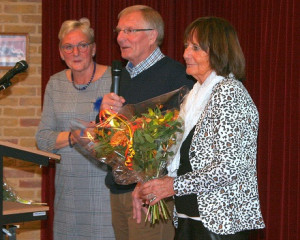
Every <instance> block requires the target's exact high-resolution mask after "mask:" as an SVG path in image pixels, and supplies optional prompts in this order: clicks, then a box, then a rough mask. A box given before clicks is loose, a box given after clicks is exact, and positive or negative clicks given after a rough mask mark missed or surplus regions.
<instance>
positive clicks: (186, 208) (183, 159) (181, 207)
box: [175, 126, 199, 217]
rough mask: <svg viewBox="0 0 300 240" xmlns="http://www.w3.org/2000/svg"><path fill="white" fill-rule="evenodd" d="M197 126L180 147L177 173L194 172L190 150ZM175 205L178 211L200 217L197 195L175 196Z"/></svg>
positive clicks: (179, 174)
mask: <svg viewBox="0 0 300 240" xmlns="http://www.w3.org/2000/svg"><path fill="white" fill-rule="evenodd" d="M195 128H196V126H195V127H194V128H193V129H192V130H191V131H190V133H189V135H188V136H187V138H186V139H185V140H184V142H183V143H182V145H181V148H180V165H179V169H178V171H177V175H178V176H181V175H184V174H186V173H188V172H192V171H193V170H192V166H191V163H190V159H189V150H190V146H191V142H192V138H193V135H194V131H195ZM175 206H176V211H177V212H178V213H183V214H186V215H188V216H190V217H199V211H198V203H197V195H196V194H189V195H183V196H180V197H177V196H175Z"/></svg>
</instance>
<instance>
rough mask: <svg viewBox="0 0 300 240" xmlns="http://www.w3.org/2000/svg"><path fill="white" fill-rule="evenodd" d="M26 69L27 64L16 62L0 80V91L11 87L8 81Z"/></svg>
mask: <svg viewBox="0 0 300 240" xmlns="http://www.w3.org/2000/svg"><path fill="white" fill-rule="evenodd" d="M27 68H28V64H27V62H26V61H25V60H22V61H20V62H17V63H16V65H15V66H14V67H13V68H12V69H10V70H9V71H8V72H7V73H5V74H4V76H3V77H2V78H1V79H0V90H2V89H5V88H7V87H9V86H10V85H11V82H10V79H12V78H13V77H14V76H15V75H16V74H18V73H20V72H23V71H25V70H26V69H27Z"/></svg>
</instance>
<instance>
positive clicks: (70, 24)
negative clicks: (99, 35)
mask: <svg viewBox="0 0 300 240" xmlns="http://www.w3.org/2000/svg"><path fill="white" fill-rule="evenodd" d="M90 25H91V24H90V20H89V19H87V18H80V19H79V20H66V21H64V22H63V24H62V25H61V28H60V30H59V33H58V39H59V41H60V43H61V41H62V39H63V38H64V37H65V36H66V35H67V34H68V33H69V32H71V31H73V30H76V29H80V30H81V31H82V32H83V33H84V34H85V35H86V36H87V37H88V39H89V41H90V43H93V42H94V41H95V35H94V29H92V28H91V27H90Z"/></svg>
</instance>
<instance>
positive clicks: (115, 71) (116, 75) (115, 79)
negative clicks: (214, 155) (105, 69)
mask: <svg viewBox="0 0 300 240" xmlns="http://www.w3.org/2000/svg"><path fill="white" fill-rule="evenodd" d="M121 71H122V63H121V61H118V60H114V61H113V62H112V68H111V75H112V89H113V92H114V93H115V94H118V95H119V92H120V78H121Z"/></svg>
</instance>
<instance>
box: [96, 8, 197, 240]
mask: <svg viewBox="0 0 300 240" xmlns="http://www.w3.org/2000/svg"><path fill="white" fill-rule="evenodd" d="M118 18H119V22H118V25H117V27H116V33H117V34H118V36H117V41H118V44H119V46H120V50H121V55H122V58H124V59H126V60H128V63H127V65H126V68H124V69H123V70H122V73H121V81H120V96H118V95H116V94H115V93H109V94H106V95H105V96H104V98H103V101H102V105H101V109H111V110H113V111H116V112H117V111H118V110H119V109H120V108H121V107H122V106H123V105H124V104H126V103H129V104H135V103H138V102H141V101H144V100H146V99H149V98H153V97H156V96H158V95H161V94H164V93H167V92H170V91H173V90H175V89H178V88H180V87H182V86H183V85H186V86H188V87H189V88H191V87H192V86H193V84H194V81H193V80H191V79H187V76H186V73H185V68H184V66H183V65H182V64H180V63H179V62H176V61H174V60H172V59H171V58H169V57H167V56H165V55H164V54H163V53H162V52H161V51H160V48H159V45H160V44H161V43H162V41H163V37H164V23H163V20H162V17H161V16H160V14H159V13H158V12H157V11H155V10H154V9H152V8H150V7H148V6H143V5H135V6H131V7H128V8H125V9H124V10H123V11H121V12H120V14H119V16H118ZM106 185H107V186H108V188H109V189H110V192H111V194H110V197H111V208H112V224H113V228H114V231H115V236H116V239H117V240H128V239H130V240H135V239H139V240H140V239H143V240H147V239H149V240H153V239H156V240H157V239H161V240H168V239H174V228H173V225H172V221H171V220H169V221H167V222H163V221H160V222H159V223H156V224H154V225H153V226H151V225H150V223H149V222H147V223H146V224H145V223H144V222H142V223H139V224H138V223H136V220H135V219H133V217H132V199H131V192H132V191H133V190H134V187H135V184H131V185H118V184H116V183H115V182H114V180H113V176H112V173H111V172H109V173H108V175H107V177H106ZM170 201H171V202H172V200H171V199H170ZM172 207H173V205H172ZM170 210H171V212H172V209H170ZM143 214H144V213H143ZM142 217H144V218H145V215H144V216H142Z"/></svg>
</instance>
